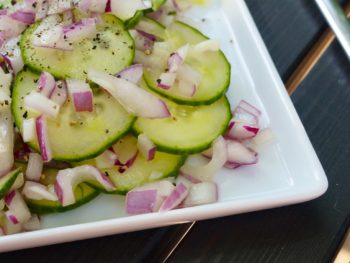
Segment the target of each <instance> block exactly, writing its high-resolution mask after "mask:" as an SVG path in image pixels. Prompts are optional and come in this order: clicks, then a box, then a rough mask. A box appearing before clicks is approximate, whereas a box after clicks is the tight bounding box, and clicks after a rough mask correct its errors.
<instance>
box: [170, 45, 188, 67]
mask: <svg viewBox="0 0 350 263" xmlns="http://www.w3.org/2000/svg"><path fill="white" fill-rule="evenodd" d="M188 49H189V45H188V44H187V45H185V46H182V47H181V48H179V49H178V50H177V51H176V52H174V53H172V54H171V55H170V57H169V59H168V70H169V72H170V73H175V72H177V70H178V68H179V67H180V66H181V65H182V64H183V63H184V61H185V59H186V56H187V53H188Z"/></svg>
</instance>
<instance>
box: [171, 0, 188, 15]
mask: <svg viewBox="0 0 350 263" xmlns="http://www.w3.org/2000/svg"><path fill="white" fill-rule="evenodd" d="M171 3H172V4H173V6H174V8H175V9H176V10H177V11H179V12H181V11H185V10H186V9H188V8H190V7H191V4H190V3H188V1H186V0H171Z"/></svg>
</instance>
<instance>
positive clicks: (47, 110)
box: [24, 91, 60, 118]
mask: <svg viewBox="0 0 350 263" xmlns="http://www.w3.org/2000/svg"><path fill="white" fill-rule="evenodd" d="M24 106H25V107H26V109H29V110H34V111H36V112H39V113H43V114H45V115H47V116H50V117H52V118H56V117H57V116H58V113H59V111H60V106H59V105H58V104H57V103H55V102H53V101H52V100H50V99H49V98H47V97H45V96H44V95H42V94H41V93H39V92H36V91H32V92H31V93H29V94H28V95H26V96H25V97H24Z"/></svg>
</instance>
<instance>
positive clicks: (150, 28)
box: [135, 16, 166, 39]
mask: <svg viewBox="0 0 350 263" xmlns="http://www.w3.org/2000/svg"><path fill="white" fill-rule="evenodd" d="M135 28H136V29H138V30H141V31H144V32H147V33H149V34H152V35H154V36H156V37H157V38H159V39H165V38H166V31H165V27H164V26H163V25H162V24H160V23H158V22H157V21H155V20H153V19H151V18H149V17H145V16H144V17H142V19H141V20H140V21H139V22H138V24H137V25H135Z"/></svg>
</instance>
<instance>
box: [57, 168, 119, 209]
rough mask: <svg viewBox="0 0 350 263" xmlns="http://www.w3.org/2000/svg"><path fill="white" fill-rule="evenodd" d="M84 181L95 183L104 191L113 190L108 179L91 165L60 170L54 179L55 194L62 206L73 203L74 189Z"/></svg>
mask: <svg viewBox="0 0 350 263" xmlns="http://www.w3.org/2000/svg"><path fill="white" fill-rule="evenodd" d="M86 181H96V182H98V183H99V184H100V185H101V186H102V187H103V188H104V189H105V190H106V191H114V190H115V187H114V186H113V184H112V183H111V181H110V180H109V178H108V177H107V176H105V175H104V174H102V173H101V172H100V171H99V170H97V169H96V168H95V167H93V166H91V165H82V166H78V167H75V168H72V169H65V170H61V171H59V172H58V174H57V177H56V184H55V192H56V194H57V196H58V199H59V201H60V202H61V203H62V206H68V205H71V204H74V203H75V196H74V189H75V187H76V186H77V185H79V184H80V183H82V182H86Z"/></svg>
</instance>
